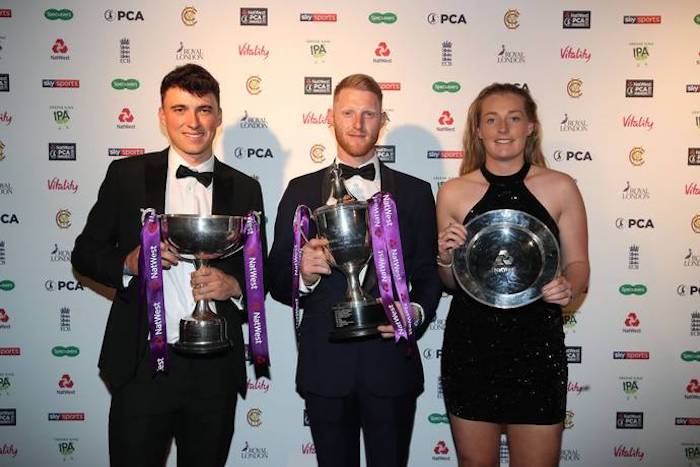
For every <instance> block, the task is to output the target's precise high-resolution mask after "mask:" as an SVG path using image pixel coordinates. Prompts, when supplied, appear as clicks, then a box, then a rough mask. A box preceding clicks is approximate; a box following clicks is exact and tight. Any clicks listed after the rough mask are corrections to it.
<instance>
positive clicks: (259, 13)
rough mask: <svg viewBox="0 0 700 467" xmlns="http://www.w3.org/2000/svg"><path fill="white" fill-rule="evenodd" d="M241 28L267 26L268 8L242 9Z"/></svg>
mask: <svg viewBox="0 0 700 467" xmlns="http://www.w3.org/2000/svg"><path fill="white" fill-rule="evenodd" d="M241 26H267V8H241Z"/></svg>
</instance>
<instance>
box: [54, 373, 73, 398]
mask: <svg viewBox="0 0 700 467" xmlns="http://www.w3.org/2000/svg"><path fill="white" fill-rule="evenodd" d="M56 394H59V395H62V396H65V395H74V394H75V383H74V382H73V380H72V379H71V377H70V375H69V374H68V373H64V374H63V375H62V376H61V378H60V379H59V380H58V389H57V390H56Z"/></svg>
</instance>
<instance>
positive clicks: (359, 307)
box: [313, 201, 387, 340]
mask: <svg viewBox="0 0 700 467" xmlns="http://www.w3.org/2000/svg"><path fill="white" fill-rule="evenodd" d="M313 218H314V219H315V221H316V225H317V227H318V233H319V236H320V237H321V238H325V239H327V240H328V249H329V251H330V254H331V256H332V259H333V262H332V265H333V267H335V268H337V269H339V270H340V271H341V272H342V273H343V274H344V275H345V278H346V279H347V283H348V286H347V289H346V292H345V301H344V302H341V303H337V304H335V305H333V306H332V311H333V325H334V329H333V331H332V332H331V339H332V340H345V339H352V338H357V337H365V336H372V335H376V334H379V331H377V326H378V325H380V324H386V323H387V319H386V314H385V312H384V308H383V307H382V305H381V303H379V302H378V301H377V300H376V299H375V298H373V297H371V296H369V295H367V293H366V292H365V291H364V290H362V287H361V284H360V278H359V274H360V271H361V270H362V268H363V267H365V265H367V262H368V261H369V259H370V257H371V255H372V246H371V243H370V242H371V239H370V232H369V229H368V225H367V203H366V202H364V201H351V202H345V203H343V204H337V205H329V206H321V207H320V208H318V209H316V210H315V211H314V213H313Z"/></svg>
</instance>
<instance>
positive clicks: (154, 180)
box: [142, 149, 168, 214]
mask: <svg viewBox="0 0 700 467" xmlns="http://www.w3.org/2000/svg"><path fill="white" fill-rule="evenodd" d="M144 173H145V178H144V185H145V186H144V193H145V194H146V205H145V206H142V207H144V208H153V209H155V210H156V212H157V213H158V214H163V213H165V183H166V177H167V174H168V149H165V150H163V151H161V152H160V153H158V154H157V155H156V157H153V158H151V159H150V160H149V161H148V162H147V164H146V169H145V171H144Z"/></svg>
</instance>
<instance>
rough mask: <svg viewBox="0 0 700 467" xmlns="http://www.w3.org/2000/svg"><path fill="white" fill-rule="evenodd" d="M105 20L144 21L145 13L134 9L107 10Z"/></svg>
mask: <svg viewBox="0 0 700 467" xmlns="http://www.w3.org/2000/svg"><path fill="white" fill-rule="evenodd" d="M104 18H105V20H107V21H108V22H110V23H112V22H114V21H123V20H126V21H143V13H141V11H133V10H128V11H124V10H116V11H115V10H111V9H110V10H105V14H104Z"/></svg>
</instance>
